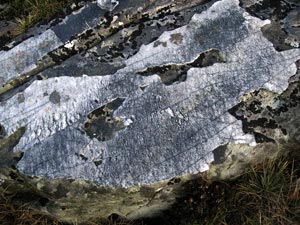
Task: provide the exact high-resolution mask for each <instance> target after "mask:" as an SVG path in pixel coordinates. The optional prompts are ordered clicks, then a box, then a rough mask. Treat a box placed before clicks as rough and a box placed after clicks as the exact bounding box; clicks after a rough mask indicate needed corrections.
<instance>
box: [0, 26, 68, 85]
mask: <svg viewBox="0 0 300 225" xmlns="http://www.w3.org/2000/svg"><path fill="white" fill-rule="evenodd" d="M62 44H63V43H62V42H61V40H60V39H59V38H58V37H57V36H56V34H55V33H54V32H53V31H52V30H50V29H49V30H47V31H45V32H43V33H42V34H40V35H38V36H34V37H31V38H29V39H27V40H26V41H24V42H22V43H20V44H18V45H17V46H15V47H14V48H12V49H10V50H8V51H5V50H3V51H0V68H1V69H0V80H2V82H1V83H6V82H7V81H9V80H11V79H13V78H16V77H18V76H19V75H21V74H23V73H26V72H29V71H31V70H33V69H34V68H36V66H37V63H38V60H39V59H41V58H42V57H43V56H44V55H45V54H47V53H48V52H50V51H52V50H54V49H56V48H57V47H59V46H60V45H62Z"/></svg>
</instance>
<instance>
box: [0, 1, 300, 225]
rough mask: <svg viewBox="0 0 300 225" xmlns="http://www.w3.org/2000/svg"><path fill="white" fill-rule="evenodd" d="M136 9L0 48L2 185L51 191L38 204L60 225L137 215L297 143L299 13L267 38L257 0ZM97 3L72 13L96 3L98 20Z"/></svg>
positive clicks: (271, 25) (40, 194) (267, 23)
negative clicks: (196, 183) (201, 180)
mask: <svg viewBox="0 0 300 225" xmlns="http://www.w3.org/2000/svg"><path fill="white" fill-rule="evenodd" d="M123 4H124V3H123ZM139 4H140V5H137V6H130V5H129V7H128V8H125V7H124V5H122V3H121V2H120V5H118V6H117V7H116V8H115V10H114V11H113V12H115V11H116V14H114V15H105V16H104V17H103V19H101V20H100V22H99V23H100V25H98V26H96V27H94V28H89V29H88V30H86V31H85V32H83V33H82V34H77V35H76V37H75V38H74V39H70V38H71V35H68V34H66V35H62V33H61V31H62V27H64V26H65V23H70V24H73V23H74V21H76V16H75V15H76V14H75V13H74V14H72V15H71V16H70V18H71V19H65V20H64V22H63V23H62V24H59V25H57V26H56V27H54V28H51V29H48V30H46V31H45V32H44V33H42V34H41V35H39V36H37V37H32V38H30V39H27V40H25V41H24V42H22V43H20V44H19V45H16V46H15V47H12V48H11V49H8V50H3V51H2V52H0V64H1V63H2V64H3V65H2V67H3V68H5V70H2V74H1V73H0V75H1V76H0V78H1V79H2V80H1V81H2V84H3V87H2V88H1V90H0V94H1V105H0V156H3V157H1V158H2V159H4V160H2V159H1V160H0V168H1V177H0V179H1V180H0V181H1V182H0V184H1V183H2V187H3V188H5V187H10V186H11V184H14V185H15V188H14V190H11V191H15V192H26V191H27V192H29V191H32V190H30V188H29V190H28V186H26V185H24V183H25V184H27V183H28V184H30V187H34V192H35V194H36V198H37V199H39V200H40V199H47V201H46V203H45V205H40V206H36V205H34V206H33V207H35V208H39V207H40V208H43V209H44V210H45V209H46V212H47V213H49V214H51V215H54V216H56V217H59V218H61V219H63V220H66V221H72V219H74V218H77V219H79V220H80V221H85V220H86V219H88V218H89V217H92V216H93V215H94V214H97V216H107V215H109V214H111V213H113V212H117V213H119V214H122V215H128V216H129V217H131V218H138V217H140V216H144V215H145V214H147V215H149V212H152V213H154V212H157V211H161V210H162V209H164V208H166V207H167V206H168V205H170V204H171V203H172V202H173V201H174V197H175V196H176V195H178V194H179V193H180V191H181V184H182V183H183V182H185V181H186V180H189V179H192V178H194V177H195V175H194V174H198V173H199V172H203V171H207V172H206V175H207V176H208V177H209V178H212V179H228V178H231V177H233V176H236V175H238V174H240V173H241V171H243V170H244V169H245V166H246V165H247V164H249V163H251V162H255V161H259V160H261V159H263V158H265V157H272V156H274V155H276V153H277V152H278V150H279V149H281V148H283V147H284V146H286V145H288V144H291V143H296V142H297V138H296V137H297V134H298V128H297V126H296V125H295V124H298V122H297V121H298V119H297V118H298V116H297V113H296V111H297V110H298V108H299V107H298V100H299V99H298V89H299V88H298V83H297V82H298V80H297V79H298V75H296V76H294V75H295V74H297V63H296V62H297V61H298V60H299V59H300V51H299V49H296V47H297V45H296V44H295V43H294V44H292V45H291V43H290V42H288V41H287V40H290V38H292V37H296V36H297V37H298V31H297V30H295V26H294V24H295V21H294V19H289V18H294V17H296V16H297V15H296V13H294V12H293V10H295V9H293V10H291V12H289V13H288V16H284V17H282V18H280V19H281V20H282V21H285V22H284V23H282V26H287V27H288V28H290V30H289V29H288V28H287V30H288V31H289V33H290V34H286V35H288V37H286V39H284V40H283V41H282V40H281V42H280V40H274V38H272V37H270V35H266V32H267V31H268V29H271V30H274V29H275V28H276V26H277V28H278V26H279V25H278V24H277V22H274V21H275V19H274V18H273V17H272V18H271V17H270V18H269V17H267V16H266V17H264V16H265V15H264V16H262V15H256V16H259V17H260V18H258V17H254V15H253V13H252V11H253V7H256V6H257V5H256V4H260V3H257V1H242V2H241V3H240V2H239V1H238V0H222V1H211V2H209V3H206V4H204V3H203V2H202V1H189V2H188V3H186V2H184V1H179V2H177V1H175V3H168V2H166V1H158V2H157V3H156V5H153V4H150V3H149V2H148V1H141V2H140V3H139ZM241 6H243V7H245V8H246V9H247V11H248V12H247V11H246V10H245V9H244V8H242V7H241ZM95 7H97V6H96V5H95V4H92V5H89V6H86V7H84V8H83V9H81V10H80V11H79V12H77V13H78V15H80V14H81V13H83V15H88V13H87V12H89V10H92V11H93V12H94V14H91V17H90V18H89V17H85V18H86V20H87V21H90V24H94V23H95V19H94V18H95V17H96V15H97V12H98V11H97V10H100V9H97V8H95ZM118 7H119V8H118ZM137 7H138V8H137ZM120 8H122V9H123V11H120ZM137 9H138V10H137ZM126 10H127V11H126ZM100 11H101V10H100ZM134 11H135V13H136V14H134V13H133V12H134ZM126 12H127V13H128V12H132V16H131V18H128V16H124V17H123V14H126ZM256 12H259V11H256ZM250 13H251V14H250ZM258 14H259V13H258ZM100 16H103V12H101V13H99V17H100ZM129 17H130V16H129ZM266 18H268V19H266ZM68 21H69V22H68ZM70 21H71V22H70ZM72 21H73V22H72ZM101 21H102V22H101ZM108 21H109V22H108ZM291 24H292V25H291ZM153 27H154V28H155V29H153ZM266 27H267V28H266ZM278 29H279V28H278ZM75 30H76V31H75ZM75 30H74V31H70V32H71V33H72V32H80V30H81V28H80V29H79V28H78V29H75ZM154 30H155V31H154ZM279 30H280V29H279ZM47 34H49V35H52V36H53V38H49V40H48V39H47V38H44V39H43V38H42V37H43V35H47ZM145 35H147V36H145ZM47 37H48V36H47ZM40 40H41V41H40ZM279 42H280V43H279ZM295 42H296V39H295ZM91 43H92V44H91ZM287 43H288V44H289V47H287V46H285V45H286V44H287ZM116 46H117V47H116ZM29 47H30V49H32V51H34V54H33V53H30V52H28V51H25V50H26V49H28V48H29ZM36 49H38V50H39V51H37V52H36V51H35V50H36ZM22 52H24V53H22ZM78 53H81V54H78ZM22 54H25V55H26V54H29V55H31V58H30V59H29V58H27V57H21V56H20V55H22ZM8 56H9V57H8ZM19 58H20V59H22V60H23V61H22V60H17V59H19ZM5 60H9V63H7V62H5ZM13 60H17V61H19V62H20V63H19V64H16V63H14V62H13ZM293 76H294V77H293ZM291 77H293V78H291ZM289 82H290V84H289ZM291 118H294V119H293V121H295V122H293V123H291V122H290V120H291ZM20 152H22V154H20ZM14 165H15V166H16V168H17V170H18V171H16V170H14V169H8V167H11V166H13V167H14ZM12 174H13V175H12ZM174 177H180V178H178V179H174ZM20 180H21V181H22V182H20ZM175 181H176V182H175ZM100 199H101V204H98V205H97V206H95V202H99V200H100ZM43 202H44V201H43ZM82 207H86V211H84V212H82V214H80V215H77V211H78V210H77V209H82Z"/></svg>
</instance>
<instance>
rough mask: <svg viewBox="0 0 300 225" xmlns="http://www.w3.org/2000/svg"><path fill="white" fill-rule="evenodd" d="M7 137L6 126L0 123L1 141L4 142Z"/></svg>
mask: <svg viewBox="0 0 300 225" xmlns="http://www.w3.org/2000/svg"><path fill="white" fill-rule="evenodd" d="M5 136H6V131H5V128H4V126H2V124H1V123H0V140H2V139H3V138H4V137H5Z"/></svg>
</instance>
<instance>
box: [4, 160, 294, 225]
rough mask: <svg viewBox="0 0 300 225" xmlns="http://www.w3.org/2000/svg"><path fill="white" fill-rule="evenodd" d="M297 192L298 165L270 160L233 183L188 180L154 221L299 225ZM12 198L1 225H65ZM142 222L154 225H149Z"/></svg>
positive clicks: (119, 223) (119, 224) (117, 222)
mask: <svg viewBox="0 0 300 225" xmlns="http://www.w3.org/2000/svg"><path fill="white" fill-rule="evenodd" d="M299 189H300V162H299V161H296V160H291V159H289V160H287V159H285V158H280V159H277V160H266V161H265V162H263V163H262V164H259V165H256V166H253V167H251V168H250V169H249V171H248V172H247V173H245V174H243V175H242V176H240V177H239V178H238V179H237V180H234V181H228V182H217V181H211V182H210V181H207V180H204V179H196V180H192V181H189V182H188V183H186V184H184V196H183V197H182V198H180V199H178V200H177V203H176V204H175V205H174V206H173V207H172V209H170V210H168V211H166V212H164V213H163V214H162V215H161V216H160V217H157V218H154V219H152V220H155V221H159V223H160V224H166V225H167V224H176V225H180V224H185V225H186V224H188V225H218V224H220V225H242V224H249V225H252V224H253V225H259V224H262V225H273V224H278V225H296V224H300V223H299V221H300V195H299V194H300V193H299ZM12 198H13V196H10V195H8V194H5V193H3V194H2V196H1V198H0V221H2V224H20V225H23V224H40V225H45V224H63V223H62V222H60V221H58V220H54V219H52V218H49V217H47V216H45V215H43V214H41V213H40V212H36V211H34V210H30V209H29V208H28V207H26V205H16V204H12V202H11V199H12ZM142 223H143V224H145V225H146V224H155V223H154V222H153V221H151V220H147V221H146V220H145V221H143V222H142ZM74 224H76V223H74ZM85 224H87V225H100V224H101V225H102V224H110V225H111V224H114V225H128V224H133V225H134V224H141V222H140V221H136V222H126V221H125V220H124V219H122V218H121V219H120V218H119V219H112V218H110V219H109V220H107V221H103V220H97V219H96V220H92V221H90V222H89V223H85ZM156 224H158V222H156Z"/></svg>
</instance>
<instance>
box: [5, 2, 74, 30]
mask: <svg viewBox="0 0 300 225" xmlns="http://www.w3.org/2000/svg"><path fill="white" fill-rule="evenodd" d="M72 2H74V0H4V2H3V3H8V4H9V7H8V9H6V10H4V11H3V12H2V13H0V20H8V21H15V22H16V23H17V24H18V28H17V29H16V30H15V31H14V35H17V34H19V33H22V32H24V31H26V30H27V29H28V28H30V27H31V26H33V25H34V24H35V23H37V22H38V21H40V20H42V19H45V20H48V19H50V18H52V17H53V16H55V15H57V14H58V13H60V12H62V11H63V9H64V8H65V7H66V6H67V5H70V4H71V3H72Z"/></svg>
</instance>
